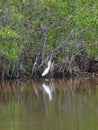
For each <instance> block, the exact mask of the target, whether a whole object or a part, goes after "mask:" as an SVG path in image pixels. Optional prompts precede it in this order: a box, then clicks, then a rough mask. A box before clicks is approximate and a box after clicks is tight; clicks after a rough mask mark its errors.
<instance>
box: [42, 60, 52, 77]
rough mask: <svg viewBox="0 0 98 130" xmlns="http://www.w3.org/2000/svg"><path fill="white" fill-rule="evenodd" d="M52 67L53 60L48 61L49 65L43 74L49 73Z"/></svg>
mask: <svg viewBox="0 0 98 130" xmlns="http://www.w3.org/2000/svg"><path fill="white" fill-rule="evenodd" d="M50 68H51V61H48V67H47V68H46V69H45V70H44V71H43V73H42V76H45V75H46V74H48V73H49V70H50Z"/></svg>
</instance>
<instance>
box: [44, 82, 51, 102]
mask: <svg viewBox="0 0 98 130" xmlns="http://www.w3.org/2000/svg"><path fill="white" fill-rule="evenodd" d="M42 87H43V88H44V91H45V92H46V93H47V95H48V96H49V100H50V101H51V100H52V92H51V89H50V87H49V86H48V85H46V84H44V83H43V84H42Z"/></svg>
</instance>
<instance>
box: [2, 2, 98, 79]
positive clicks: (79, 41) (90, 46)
mask: <svg viewBox="0 0 98 130" xmlns="http://www.w3.org/2000/svg"><path fill="white" fill-rule="evenodd" d="M81 56H82V57H81ZM97 56H98V1H97V0H92V1H91V0H18V1H17V0H7V1H5V0H1V2H0V77H2V78H4V77H10V78H12V77H14V78H17V77H20V76H23V75H25V74H26V75H27V74H31V75H34V74H35V71H36V72H38V73H41V72H42V70H43V68H44V66H43V65H46V63H47V61H48V60H49V59H50V60H52V61H53V63H54V65H55V68H56V69H55V70H54V72H56V71H57V70H59V72H62V73H63V72H64V71H67V72H68V70H70V68H71V70H70V71H73V70H74V71H75V70H78V72H80V70H81V69H83V68H84V66H85V64H86V62H87V64H88V61H89V60H88V59H90V58H92V57H93V58H94V59H95V58H97ZM73 59H75V60H73ZM77 59H78V60H77ZM81 59H82V60H81ZM74 61H76V62H75V65H74V67H79V68H73V66H72V65H73V62H74ZM84 61H85V64H83V62H84ZM60 63H62V64H61V65H63V66H64V64H65V63H66V66H64V68H63V67H61V65H60V66H59V64H60ZM67 66H69V68H67ZM80 66H82V67H80ZM58 68H60V69H58ZM86 68H87V67H85V70H84V71H86V72H88V71H91V70H92V69H91V70H90V67H88V68H89V69H88V68H87V69H86ZM39 69H40V71H39ZM62 70H63V71H62ZM96 70H98V66H97V69H96ZM92 71H93V70H92ZM76 72H77V71H76Z"/></svg>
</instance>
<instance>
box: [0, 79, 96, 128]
mask: <svg viewBox="0 0 98 130" xmlns="http://www.w3.org/2000/svg"><path fill="white" fill-rule="evenodd" d="M0 130H98V78H81V79H69V80H67V79H62V80H51V81H44V80H43V81H36V80H35V81H33V80H27V81H23V80H17V81H9V82H1V83H0Z"/></svg>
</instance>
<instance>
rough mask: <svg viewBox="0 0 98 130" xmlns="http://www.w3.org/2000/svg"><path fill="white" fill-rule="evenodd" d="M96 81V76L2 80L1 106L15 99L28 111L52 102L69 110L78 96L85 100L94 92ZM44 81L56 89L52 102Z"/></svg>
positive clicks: (0, 88) (45, 107) (45, 106)
mask: <svg viewBox="0 0 98 130" xmlns="http://www.w3.org/2000/svg"><path fill="white" fill-rule="evenodd" d="M96 82H97V79H95V78H85V79H84V78H80V79H62V80H59V79H57V80H53V81H48V82H43V81H39V82H34V81H33V80H28V81H19V80H16V81H9V82H1V83H0V108H1V109H2V108H3V107H4V106H6V105H7V104H8V103H11V102H13V101H14V102H17V103H19V104H20V106H21V107H22V108H25V109H26V110H27V111H32V110H34V111H36V109H37V110H39V109H43V107H44V109H47V108H48V107H47V106H48V105H49V104H51V103H53V104H54V105H57V106H58V108H60V109H61V108H63V107H64V109H66V110H67V109H69V108H72V107H73V106H72V105H73V104H72V101H75V102H77V97H78V100H79V101H81V100H82V101H83V100H85V99H86V98H87V94H88V95H90V94H92V93H93V92H94V91H95V89H96ZM43 83H45V84H46V85H47V86H48V87H49V88H50V89H54V90H52V91H53V92H52V95H53V96H52V101H51V102H49V100H48V96H47V93H45V91H44V90H43V88H42V84H43ZM95 92H96V91H95ZM81 97H82V99H81Z"/></svg>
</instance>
